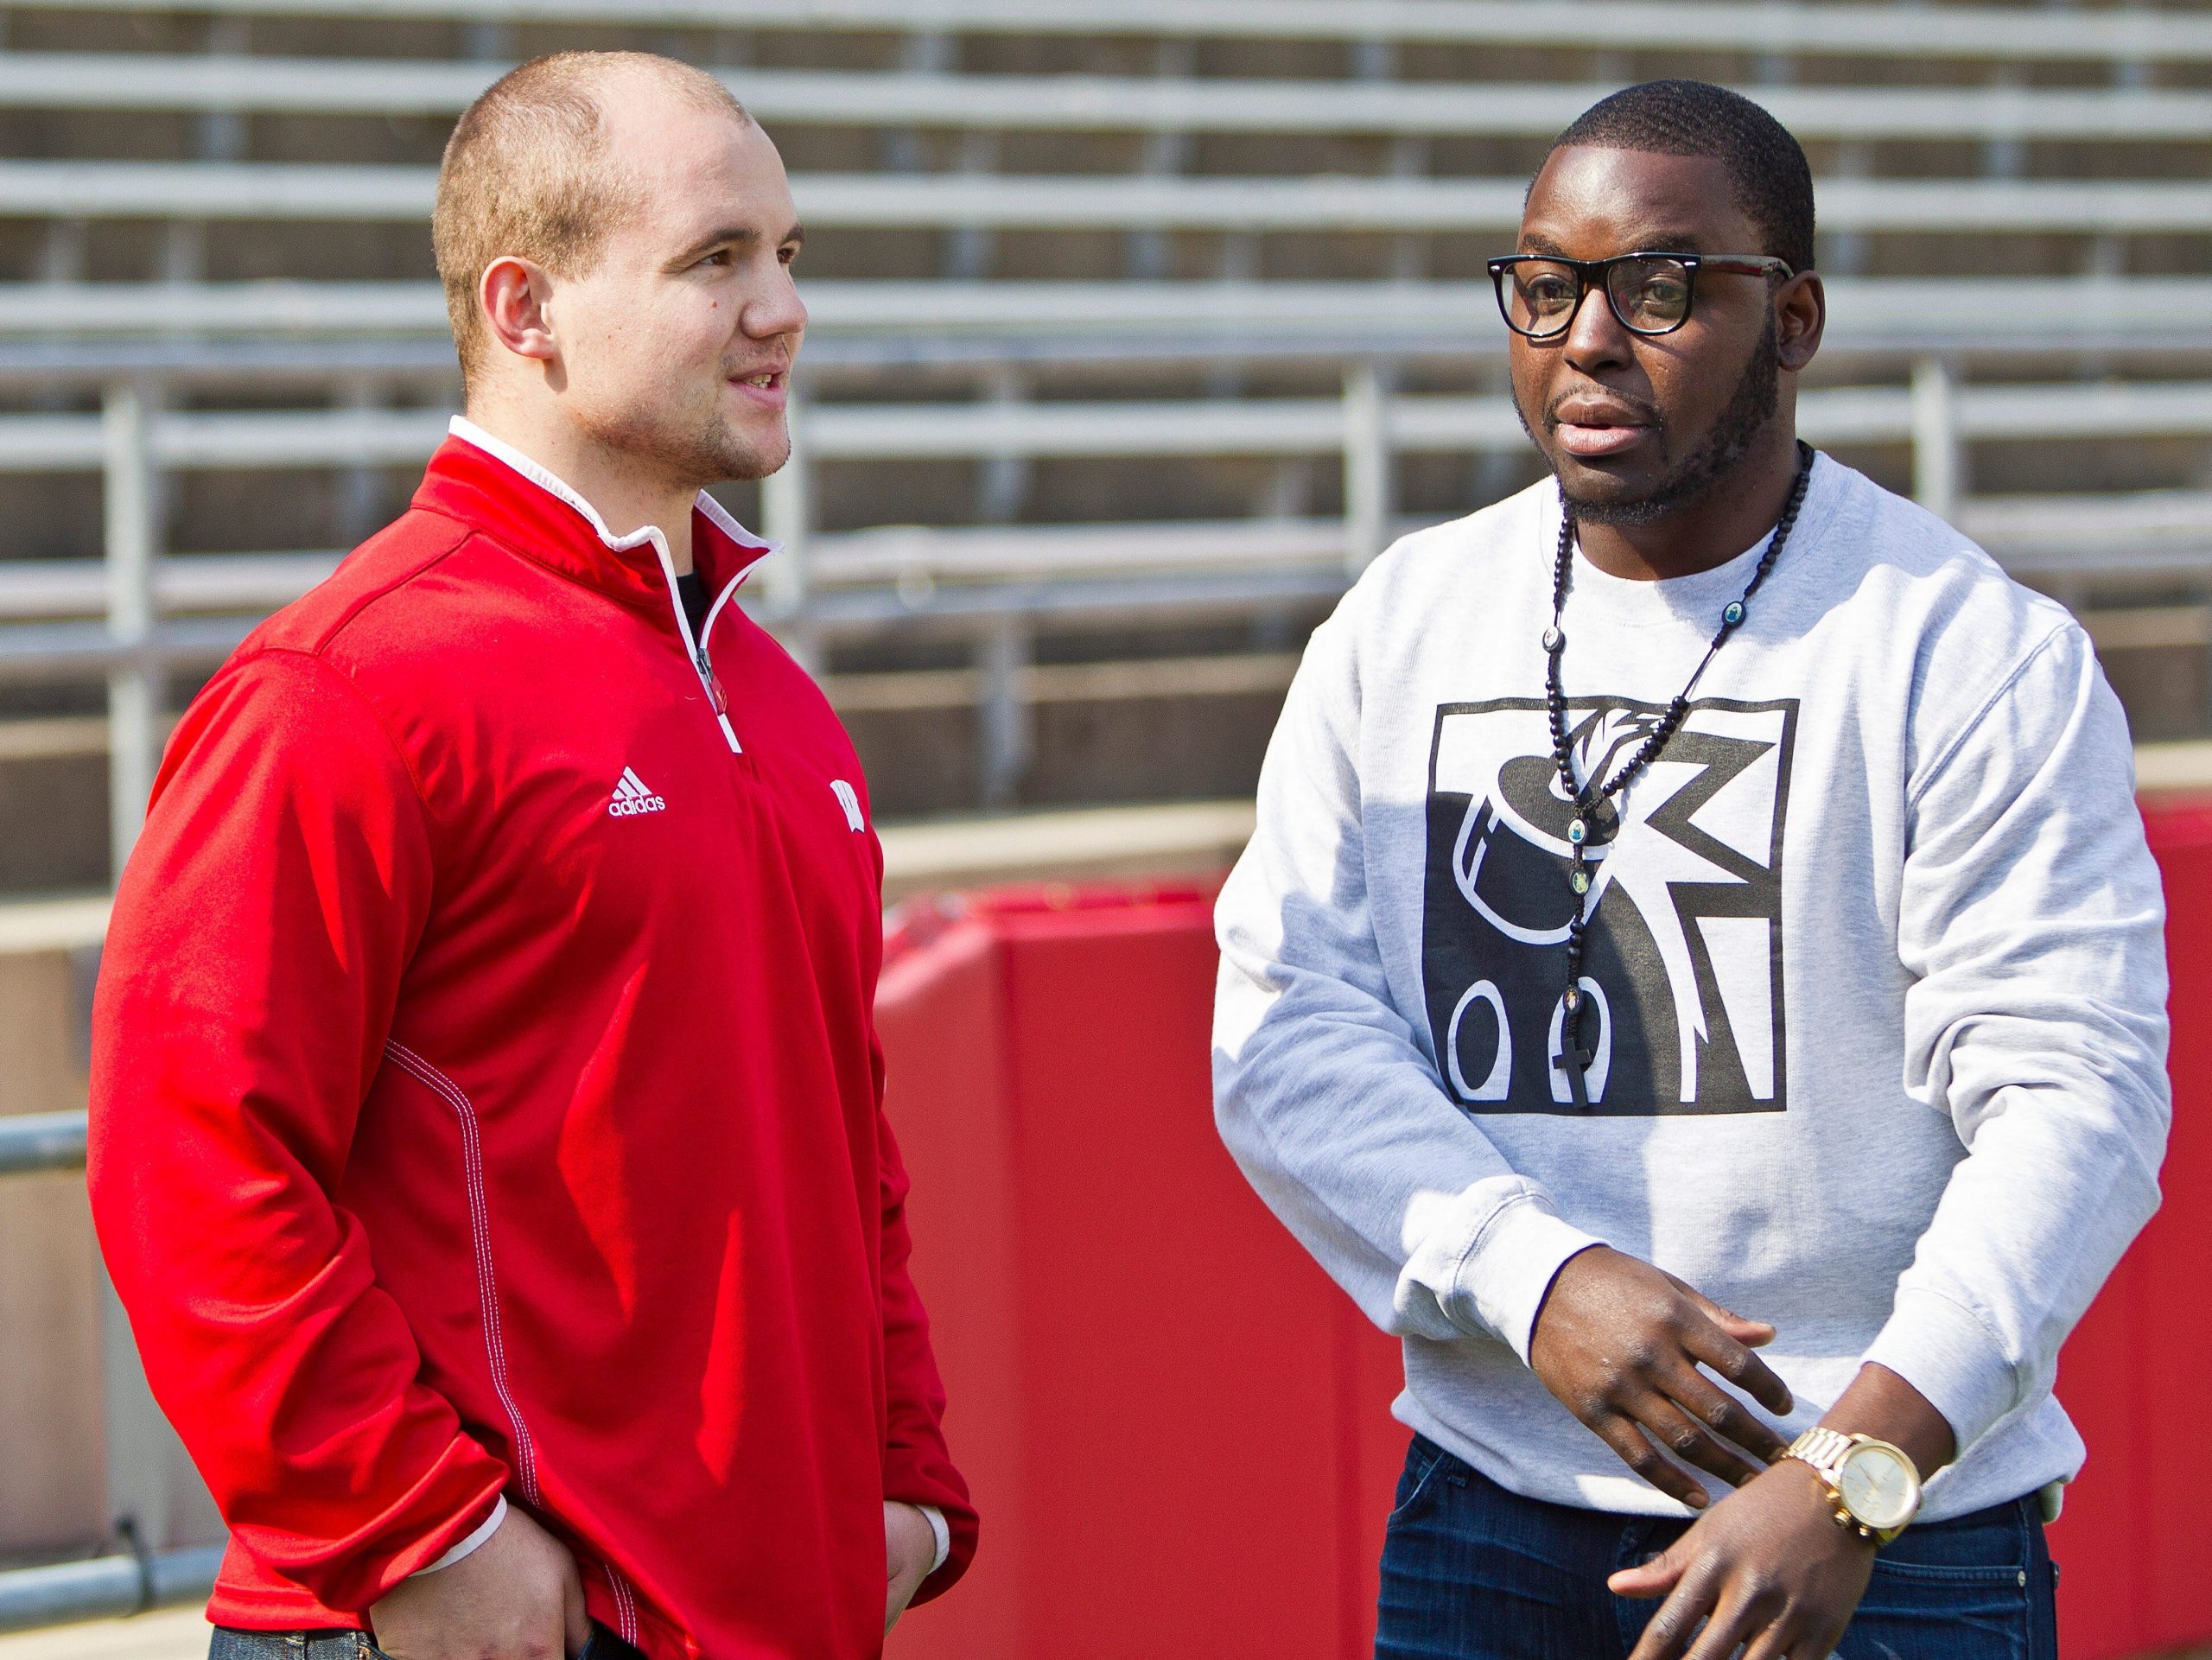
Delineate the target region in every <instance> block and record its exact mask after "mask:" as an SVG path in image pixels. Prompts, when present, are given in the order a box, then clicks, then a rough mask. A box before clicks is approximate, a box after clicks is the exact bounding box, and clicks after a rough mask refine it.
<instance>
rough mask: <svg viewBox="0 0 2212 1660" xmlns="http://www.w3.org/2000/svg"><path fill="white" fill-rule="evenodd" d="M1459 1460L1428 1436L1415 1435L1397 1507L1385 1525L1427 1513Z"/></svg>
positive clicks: (1400, 1482)
mask: <svg viewBox="0 0 2212 1660" xmlns="http://www.w3.org/2000/svg"><path fill="white" fill-rule="evenodd" d="M1458 1462H1459V1460H1457V1459H1455V1458H1453V1457H1452V1454H1451V1453H1447V1452H1446V1451H1445V1450H1444V1449H1443V1448H1442V1447H1439V1446H1438V1445H1437V1444H1436V1443H1435V1442H1434V1441H1431V1440H1429V1439H1428V1437H1427V1436H1426V1435H1415V1436H1414V1440H1413V1445H1412V1446H1411V1447H1408V1448H1407V1449H1406V1468H1405V1472H1404V1473H1403V1474H1402V1475H1401V1476H1400V1477H1399V1478H1398V1493H1397V1503H1396V1504H1395V1505H1394V1506H1393V1507H1392V1509H1391V1511H1390V1518H1389V1523H1387V1524H1386V1525H1389V1526H1393V1527H1395V1526H1396V1525H1397V1524H1398V1523H1401V1522H1403V1521H1406V1520H1408V1519H1409V1518H1410V1517H1414V1516H1416V1515H1418V1514H1419V1513H1420V1512H1421V1511H1422V1510H1424V1509H1426V1508H1427V1505H1428V1504H1429V1502H1430V1500H1431V1499H1432V1498H1433V1496H1434V1495H1435V1492H1436V1490H1437V1488H1438V1487H1439V1486H1440V1485H1442V1483H1443V1481H1444V1480H1445V1479H1447V1478H1448V1476H1449V1474H1450V1472H1451V1469H1452V1466H1454V1465H1456V1464H1458Z"/></svg>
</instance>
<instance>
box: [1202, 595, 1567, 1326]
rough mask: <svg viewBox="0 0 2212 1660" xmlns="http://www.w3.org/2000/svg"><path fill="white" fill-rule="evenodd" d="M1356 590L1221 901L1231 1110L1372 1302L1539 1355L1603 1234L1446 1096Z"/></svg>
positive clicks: (1261, 1164) (1217, 1057)
mask: <svg viewBox="0 0 2212 1660" xmlns="http://www.w3.org/2000/svg"><path fill="white" fill-rule="evenodd" d="M1367 588H1368V584H1363V585H1362V586H1361V587H1360V588H1355V589H1354V590H1353V592H1352V594H1351V596H1349V597H1348V598H1347V599H1346V601H1345V602H1344V605H1343V606H1342V607H1339V608H1338V612H1337V614H1336V615H1335V616H1333V617H1332V618H1331V619H1330V620H1328V621H1327V622H1325V623H1324V624H1323V625H1322V626H1320V628H1319V629H1317V630H1316V631H1315V633H1314V635H1313V642H1312V644H1311V645H1309V646H1307V648H1306V658H1305V661H1304V662H1303V663H1302V664H1301V665H1300V668H1299V671H1298V675H1297V677H1296V678H1295V680H1294V682H1293V683H1292V685H1291V690H1290V695H1289V696H1288V698H1287V701H1286V703H1285V704H1284V708H1283V713H1282V718H1281V722H1280V723H1279V724H1278V725H1277V726H1276V728H1275V733H1274V738H1273V740H1272V741H1270V742H1269V744H1268V754H1267V759H1266V760H1265V762H1264V763H1263V764H1262V767H1261V770H1260V791H1259V820H1258V825H1257V828H1256V830H1255V832H1254V834H1253V837H1252V841H1251V843H1250V844H1249V846H1248V847H1247V848H1246V849H1245V850H1244V855H1243V857H1242V858H1241V859H1239V860H1238V861H1237V863H1236V869H1235V870H1234V871H1232V872H1231V873H1230V878H1229V881H1228V883H1227V885H1226V886H1225V887H1224V888H1223V890H1222V894H1221V899H1220V901H1219V904H1218V906H1217V909H1216V913H1215V925H1216V933H1217V937H1218V938H1219V940H1220V944H1221V954H1222V955H1221V973H1220V980H1219V983H1218V986H1217V992H1216V995H1215V1002H1214V1034H1213V1080H1214V1112H1215V1120H1216V1122H1217V1124H1218V1125H1219V1128H1220V1130H1221V1134H1222V1137H1223V1139H1224V1141H1225V1142H1227V1143H1228V1145H1229V1149H1230V1153H1231V1154H1234V1155H1235V1157H1236V1161H1237V1162H1238V1163H1239V1164H1240V1165H1241V1166H1243V1169H1244V1173H1245V1174H1246V1176H1247V1177H1248V1178H1249V1180H1251V1183H1252V1185H1253V1186H1254V1187H1255V1189H1257V1190H1258V1192H1259V1194H1260V1197H1261V1198H1262V1199H1264V1200H1265V1201H1266V1202H1267V1204H1268V1207H1269V1208H1270V1209H1272V1210H1273V1211H1274V1213H1275V1214H1276V1215H1277V1216H1278V1217H1280V1218H1281V1219H1282V1221H1283V1223H1284V1224H1285V1225H1286V1226H1287V1227H1288V1228H1289V1229H1290V1231H1292V1232H1293V1233H1294V1234H1295V1235H1297V1237H1298V1238H1299V1239H1300V1242H1301V1243H1304V1245H1305V1246H1306V1249H1307V1250H1310V1251H1311V1252H1313V1255H1314V1256H1315V1257H1316V1258H1317V1259H1319V1262H1320V1263H1321V1266H1322V1267H1323V1268H1325V1269H1327V1270H1328V1272H1329V1273H1330V1274H1331V1275H1332V1276H1333V1277H1334V1278H1335V1279H1336V1280H1337V1281H1338V1283H1339V1284H1341V1285H1342V1286H1343V1287H1344V1289H1345V1290H1347V1291H1349V1292H1350V1293H1351V1295H1352V1296H1353V1298H1354V1299H1355V1300H1356V1301H1357V1302H1358V1303H1359V1305H1360V1307H1361V1308H1362V1309H1363V1310H1364V1311H1365V1312H1366V1313H1367V1315H1368V1317H1369V1318H1370V1319H1371V1320H1374V1321H1375V1322H1376V1324H1377V1325H1378V1326H1382V1327H1383V1330H1385V1331H1387V1332H1392V1333H1395V1334H1396V1335H1400V1336H1417V1337H1425V1338H1432V1339H1440V1340H1449V1339H1455V1338H1464V1337H1467V1336H1470V1335H1486V1336H1490V1337H1494V1338H1496V1339H1498V1340H1500V1341H1501V1342H1503V1343H1506V1344H1508V1345H1510V1346H1511V1347H1512V1348H1513V1350H1514V1351H1515V1352H1516V1353H1517V1354H1519V1355H1520V1356H1521V1357H1522V1359H1523V1360H1525V1359H1527V1358H1528V1353H1529V1334H1530V1332H1531V1330H1532V1328H1533V1327H1534V1326H1535V1318H1536V1314H1537V1313H1538V1311H1539V1309H1540V1308H1541V1305H1542V1301H1543V1297H1544V1294H1545V1293H1546V1292H1547V1291H1548V1289H1549V1288H1550V1286H1551V1282H1552V1279H1553V1277H1554V1275H1556V1274H1557V1273H1558V1271H1559V1269H1560V1264H1561V1263H1563V1262H1566V1261H1567V1258H1568V1257H1570V1256H1573V1255H1574V1254H1575V1253H1576V1252H1578V1251H1580V1250H1585V1249H1586V1248H1587V1247H1589V1246H1591V1245H1593V1244H1597V1243H1600V1242H1599V1240H1598V1239H1596V1238H1595V1237H1592V1236H1591V1235H1589V1234H1587V1233H1585V1232H1583V1231H1581V1230H1580V1229H1579V1228H1576V1227H1574V1226H1573V1225H1572V1224H1570V1223H1568V1222H1567V1221H1565V1220H1562V1219H1561V1218H1560V1216H1559V1214H1558V1212H1556V1210H1555V1209H1554V1205H1553V1203H1552V1199H1551V1196H1550V1195H1549V1194H1548V1193H1547V1192H1546V1191H1545V1190H1544V1189H1543V1187H1542V1186H1540V1185H1539V1184H1537V1183H1535V1182H1533V1181H1530V1180H1528V1179H1527V1178H1525V1177H1523V1176H1522V1175H1521V1174H1519V1173H1517V1172H1516V1171H1515V1170H1514V1169H1513V1168H1512V1167H1511V1166H1510V1164H1508V1163H1507V1162H1506V1160H1505V1158H1504V1156H1503V1154H1501V1153H1499V1151H1498V1150H1497V1147H1496V1145H1495V1144H1494V1143H1492V1142H1491V1140H1490V1138H1489V1137H1488V1136H1486V1135H1484V1133H1483V1131H1482V1129H1480V1128H1479V1127H1478V1125H1477V1124H1476V1123H1474V1122H1473V1120H1472V1119H1471V1118H1470V1117H1469V1116H1468V1115H1467V1114H1465V1113H1464V1112H1462V1111H1461V1110H1459V1108H1458V1107H1457V1106H1456V1105H1455V1104H1453V1103H1452V1100H1451V1099H1450V1098H1449V1097H1447V1096H1446V1093H1445V1091H1444V1085H1443V1082H1442V1080H1441V1079H1440V1078H1439V1076H1438V1074H1437V1071H1436V1067H1435V1065H1434V1064H1433V1061H1432V1060H1431V1059H1430V1058H1429V1056H1428V1054H1427V1053H1426V1052H1425V1051H1424V1050H1423V1049H1422V1048H1421V1044H1420V1042H1419V1040H1418V1038H1417V1035H1416V1033H1415V1029H1414V1027H1413V1025H1412V1024H1411V1023H1410V1022H1409V1021H1408V1020H1407V1018H1406V1017H1405V1015H1404V1014H1402V1013H1401V1012H1400V1010H1399V1008H1398V1005H1397V1003H1396V1002H1395V1000H1394V999H1393V997H1392V995H1391V993H1390V989H1389V983H1388V982H1387V980H1386V978H1385V976H1384V973H1383V964H1382V958H1381V953H1380V951H1379V950H1378V948H1377V946H1376V940H1375V934H1374V930H1373V927H1372V925H1371V923H1370V918H1369V912H1368V900H1367V882H1366V866H1365V849H1364V847H1363V825H1362V818H1361V788H1360V779H1359V770H1358V763H1357V754H1358V750H1357V723H1358V713H1357V711H1358V708H1359V680H1358V670H1357V655H1356V644H1355V641H1356V633H1357V613H1358V607H1360V605H1361V604H1362V602H1363V600H1364V599H1365V597H1366V590H1367Z"/></svg>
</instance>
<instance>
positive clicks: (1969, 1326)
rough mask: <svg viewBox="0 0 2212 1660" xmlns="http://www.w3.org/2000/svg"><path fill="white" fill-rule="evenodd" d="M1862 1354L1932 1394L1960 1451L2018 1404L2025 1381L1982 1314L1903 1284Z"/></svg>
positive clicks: (1930, 1400)
mask: <svg viewBox="0 0 2212 1660" xmlns="http://www.w3.org/2000/svg"><path fill="white" fill-rule="evenodd" d="M1861 1359H1862V1360H1864V1361H1866V1362H1869V1363H1872V1364H1876V1365H1880V1366H1886V1367H1888V1368H1889V1369H1890V1371H1893V1372H1895V1373H1896V1374H1897V1376H1898V1377H1902V1378H1904V1381H1905V1382H1906V1383H1910V1384H1911V1385H1912V1386H1913V1388H1915V1389H1916V1390H1919V1391H1920V1392H1921V1394H1923V1395H1924V1396H1927V1397H1928V1403H1929V1405H1930V1406H1932V1407H1934V1408H1935V1409H1936V1411H1938V1412H1940V1413H1942V1415H1943V1419H1944V1421H1945V1422H1947V1423H1948V1424H1949V1425H1950V1426H1951V1434H1952V1436H1953V1438H1954V1439H1955V1441H1957V1443H1958V1451H1959V1453H1960V1454H1961V1455H1962V1454H1964V1453H1965V1452H1966V1450H1967V1448H1968V1447H1971V1446H1973V1445H1974V1442H1976V1441H1980V1439H1981V1438H1982V1436H1983V1435H1985V1434H1987V1433H1988V1432H1989V1428H1990V1426H1991V1425H1993V1424H1994V1423H1995V1422H1996V1421H1998V1420H1999V1418H2001V1417H2003V1416H2004V1415H2005V1414H2006V1413H2008V1412H2010V1411H2011V1410H2012V1409H2013V1408H2014V1407H2015V1406H2016V1405H2018V1380H2017V1377H2016V1376H2015V1374H2014V1371H2013V1368H2012V1364H2011V1362H2009V1361H2008V1360H2007V1359H2006V1358H2005V1351H2004V1349H2003V1347H2002V1346H2001V1345H1999V1342H1998V1340H1997V1337H1996V1334H1995V1333H1994V1332H1992V1331H1991V1330H1990V1328H1989V1326H1987V1325H1986V1323H1984V1321H1983V1320H1982V1319H1981V1317H1980V1315H1978V1314H1976V1313H1974V1311H1973V1310H1972V1309H1970V1308H1968V1307H1966V1306H1965V1305H1964V1304H1963V1303H1960V1302H1957V1301H1954V1300H1953V1299H1952V1298H1949V1297H1947V1296H1945V1295H1944V1294H1942V1292H1940V1291H1930V1290H1926V1289H1924V1288H1917V1287H1910V1286H1909V1287H1904V1288H1899V1290H1898V1292H1897V1302H1896V1305H1895V1307H1893V1308H1892V1309H1891V1313H1890V1318H1889V1320H1888V1323H1887V1324H1885V1326H1883V1327H1882V1329H1881V1331H1880V1332H1878V1333H1877V1334H1876V1335H1875V1338H1874V1342H1873V1345H1872V1347H1871V1348H1869V1349H1868V1350H1867V1351H1866V1354H1865V1355H1863V1356H1862V1357H1861Z"/></svg>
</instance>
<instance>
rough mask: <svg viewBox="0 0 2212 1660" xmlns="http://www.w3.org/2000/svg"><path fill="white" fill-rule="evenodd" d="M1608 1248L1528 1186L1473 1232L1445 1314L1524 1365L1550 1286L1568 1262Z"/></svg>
mask: <svg viewBox="0 0 2212 1660" xmlns="http://www.w3.org/2000/svg"><path fill="white" fill-rule="evenodd" d="M1604 1243H1605V1241H1604V1240H1602V1239H1600V1238H1599V1237H1597V1236H1596V1235H1595V1234H1589V1233H1585V1232H1583V1231H1582V1230H1581V1229H1580V1228H1578V1227H1576V1226H1575V1225H1574V1224H1572V1223H1570V1222H1565V1221H1562V1220H1561V1219H1560V1217H1559V1215H1558V1213H1557V1212H1554V1210H1553V1209H1552V1208H1551V1204H1550V1201H1549V1200H1548V1199H1547V1198H1546V1197H1545V1196H1544V1193H1543V1192H1542V1190H1541V1189H1540V1188H1537V1187H1535V1186H1524V1187H1523V1188H1522V1189H1521V1191H1520V1192H1518V1193H1514V1194H1512V1195H1510V1196H1509V1197H1508V1198H1507V1199H1505V1201H1504V1202H1503V1204H1501V1205H1499V1206H1498V1207H1497V1209H1496V1210H1494V1211H1492V1212H1491V1213H1490V1216H1489V1218H1487V1219H1486V1220H1485V1221H1484V1223H1483V1224H1482V1225H1481V1226H1480V1227H1478V1228H1477V1229H1476V1230H1475V1236H1474V1237H1473V1238H1472V1239H1471V1240H1470V1241H1469V1242H1468V1245H1467V1250H1466V1254H1465V1256H1463V1257H1461V1258H1460V1262H1459V1269H1458V1271H1457V1272H1456V1273H1454V1274H1453V1275H1452V1297H1451V1300H1450V1301H1449V1302H1448V1303H1447V1304H1446V1307H1445V1313H1446V1314H1447V1315H1448V1316H1449V1317H1450V1318H1451V1319H1452V1322H1453V1324H1455V1325H1458V1326H1462V1327H1463V1328H1467V1329H1473V1330H1478V1331H1480V1332H1485V1333H1487V1334H1489V1335H1490V1336H1491V1337H1495V1338H1496V1339H1498V1341H1500V1342H1501V1343H1504V1344H1506V1345H1510V1347H1511V1349H1512V1350H1513V1352H1514V1353H1516V1355H1519V1356H1520V1357H1521V1361H1522V1364H1523V1365H1526V1364H1528V1361H1529V1339H1530V1337H1531V1336H1533V1335H1534V1333H1535V1327H1536V1314H1537V1313H1538V1311H1539V1310H1541V1308H1542V1307H1543V1303H1544V1294H1545V1293H1546V1292H1548V1291H1549V1290H1550V1289H1551V1286H1552V1281H1553V1280H1554V1279H1555V1278H1556V1277H1557V1276H1558V1275H1559V1271H1560V1269H1561V1268H1562V1267H1564V1266H1565V1265H1566V1262H1567V1258H1568V1257H1570V1256H1579V1255H1580V1253H1582V1252H1583V1251H1586V1250H1589V1249H1590V1248H1591V1247H1592V1245H1602V1244H1604Z"/></svg>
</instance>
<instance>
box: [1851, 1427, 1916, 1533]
mask: <svg viewBox="0 0 2212 1660" xmlns="http://www.w3.org/2000/svg"><path fill="white" fill-rule="evenodd" d="M1836 1492H1837V1496H1838V1497H1839V1498H1841V1499H1842V1500H1843V1503H1844V1506H1845V1508H1846V1509H1847V1510H1848V1511H1850V1512H1851V1514H1852V1516H1853V1518H1854V1519H1855V1520H1857V1521H1858V1522H1859V1523H1860V1524H1861V1525H1862V1526H1865V1527H1870V1528H1873V1529H1876V1530H1883V1529H1888V1528H1900V1527H1903V1526H1904V1524H1905V1523H1907V1522H1909V1521H1910V1520H1911V1519H1912V1513H1913V1511H1914V1510H1916V1508H1917V1507H1918V1505H1919V1503H1920V1477H1919V1475H1918V1473H1917V1472H1915V1471H1914V1469H1913V1467H1912V1466H1911V1465H1910V1463H1908V1462H1907V1461H1906V1460H1905V1459H1904V1455H1903V1454H1901V1453H1898V1452H1897V1451H1896V1450H1895V1449H1894V1448H1892V1447H1884V1446H1869V1445H1867V1444H1866V1443H1865V1442H1861V1443H1860V1444H1859V1446H1857V1447H1853V1448H1852V1449H1851V1451H1850V1452H1849V1453H1846V1454H1845V1455H1844V1460H1843V1467H1842V1468H1841V1469H1840V1470H1838V1471H1837V1472H1836Z"/></svg>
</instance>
